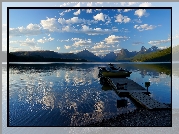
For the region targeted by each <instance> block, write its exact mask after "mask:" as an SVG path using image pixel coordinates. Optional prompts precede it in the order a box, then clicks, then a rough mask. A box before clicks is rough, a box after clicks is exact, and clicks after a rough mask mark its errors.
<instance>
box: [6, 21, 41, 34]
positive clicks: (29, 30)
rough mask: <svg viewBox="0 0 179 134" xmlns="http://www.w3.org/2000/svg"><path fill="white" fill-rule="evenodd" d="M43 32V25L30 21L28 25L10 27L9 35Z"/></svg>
mask: <svg viewBox="0 0 179 134" xmlns="http://www.w3.org/2000/svg"><path fill="white" fill-rule="evenodd" d="M39 34H41V26H40V25H38V24H32V23H30V24H29V25H27V27H26V28H25V27H23V26H22V27H18V28H9V36H29V35H39Z"/></svg>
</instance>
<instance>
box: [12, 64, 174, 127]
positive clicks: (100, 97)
mask: <svg viewBox="0 0 179 134" xmlns="http://www.w3.org/2000/svg"><path fill="white" fill-rule="evenodd" d="M99 66H106V65H105V64H102V65H97V64H93V65H90V64H88V65H86V64H73V65H72V64H52V65H10V67H9V97H10V99H9V106H10V118H12V119H11V122H10V124H15V125H27V124H32V123H31V121H32V119H33V118H35V117H34V116H35V115H36V112H37V111H38V113H41V115H45V117H44V116H40V117H39V118H38V119H36V120H38V122H36V124H34V125H35V126H40V125H45V124H48V123H45V122H44V120H45V119H46V118H47V119H48V120H49V122H51V121H52V119H53V124H54V125H55V126H80V125H81V126H83V125H85V124H88V123H90V122H95V121H101V120H102V119H103V118H110V117H113V116H116V115H117V114H121V113H123V112H127V111H132V110H134V109H135V106H134V104H133V102H131V101H130V100H128V105H127V107H125V108H117V100H120V99H121V97H119V96H118V95H117V94H116V93H115V92H114V91H113V90H111V88H110V87H109V86H107V85H105V84H104V83H103V84H102V82H101V80H100V78H98V67H99ZM118 66H122V68H126V69H128V70H130V71H132V72H133V73H132V74H131V77H130V78H131V79H133V80H134V81H136V82H138V83H139V84H141V85H142V86H144V84H143V83H145V81H150V82H151V83H152V84H151V87H150V88H149V90H150V91H151V92H152V96H153V97H155V98H156V99H159V100H160V101H162V102H167V103H170V99H171V97H170V95H169V94H170V93H171V87H170V86H171V85H170V84H169V83H171V82H170V80H171V79H170V75H168V74H167V73H165V71H163V73H161V72H160V73H159V72H157V71H156V67H155V68H154V70H152V68H149V69H148V68H142V67H140V66H139V65H137V66H136V65H130V66H129V65H128V64H126V65H121V64H120V65H118ZM157 67H158V66H157ZM138 69H139V70H138ZM100 83H101V84H100ZM161 89H162V90H163V91H162V93H161ZM158 95H159V97H158ZM161 98H162V99H161ZM22 105H23V106H24V107H22ZM17 109H18V111H19V112H17ZM26 109H29V110H30V111H27V112H26V114H29V115H30V116H31V118H32V119H31V120H30V119H28V118H29V116H27V117H26V116H25V114H24V115H21V112H22V111H23V112H24V111H26ZM49 110H50V111H49ZM14 111H16V112H14ZM34 111H36V112H35V113H34ZM52 113H53V114H54V115H53V116H56V118H51V116H52ZM20 115H21V116H20ZM22 118H23V120H25V121H20V120H22ZM59 118H60V120H61V122H60V121H59ZM19 122H21V123H19Z"/></svg>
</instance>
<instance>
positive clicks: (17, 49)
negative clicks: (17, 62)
mask: <svg viewBox="0 0 179 134" xmlns="http://www.w3.org/2000/svg"><path fill="white" fill-rule="evenodd" d="M9 51H10V52H16V51H23V48H19V47H11V46H9Z"/></svg>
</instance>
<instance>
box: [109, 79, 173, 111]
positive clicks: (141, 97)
mask: <svg viewBox="0 0 179 134" xmlns="http://www.w3.org/2000/svg"><path fill="white" fill-rule="evenodd" d="M107 82H108V84H109V85H110V86H111V87H112V88H113V89H114V90H115V91H116V92H117V93H118V94H120V93H128V94H129V96H130V97H131V98H133V99H134V100H136V102H138V103H139V104H140V105H142V106H143V107H145V108H147V109H168V108H171V107H170V106H168V105H166V104H164V103H160V102H158V101H157V100H154V99H153V98H151V97H150V96H148V95H147V94H145V93H146V92H147V90H146V89H145V88H144V87H142V86H141V85H139V84H138V83H136V82H134V81H133V80H130V79H128V78H109V77H107ZM117 83H119V84H125V83H127V88H126V90H123V89H117Z"/></svg>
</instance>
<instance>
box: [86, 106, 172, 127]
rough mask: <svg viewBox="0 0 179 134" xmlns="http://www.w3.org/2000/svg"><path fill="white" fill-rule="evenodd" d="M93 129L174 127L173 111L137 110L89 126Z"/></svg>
mask: <svg viewBox="0 0 179 134" xmlns="http://www.w3.org/2000/svg"><path fill="white" fill-rule="evenodd" d="M87 126H91V127H95V126H96V127H172V110H170V109H167V110H152V111H151V110H147V109H143V108H140V109H136V110H135V111H133V112H130V113H126V114H121V115H118V116H117V117H114V118H111V119H105V120H102V121H101V122H97V123H93V124H89V125H87Z"/></svg>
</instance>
